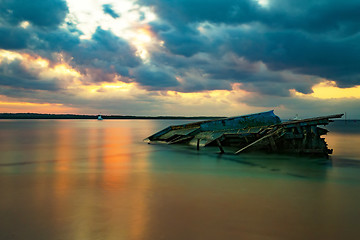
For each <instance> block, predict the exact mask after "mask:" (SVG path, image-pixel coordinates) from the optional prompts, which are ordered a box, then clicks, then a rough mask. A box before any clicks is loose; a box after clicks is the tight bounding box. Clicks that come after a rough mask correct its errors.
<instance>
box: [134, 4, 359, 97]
mask: <svg viewBox="0 0 360 240" xmlns="http://www.w3.org/2000/svg"><path fill="white" fill-rule="evenodd" d="M138 2H139V3H140V4H143V5H147V6H152V7H153V8H154V9H155V11H156V12H157V14H158V15H159V16H160V17H161V19H159V20H157V22H156V23H154V24H152V26H153V31H155V32H156V33H157V35H158V36H159V38H161V39H163V40H164V42H165V46H166V48H167V50H169V51H171V53H173V54H176V55H183V56H185V57H188V58H189V57H192V56H194V55H196V54H201V53H207V54H209V58H221V57H222V56H223V55H226V54H228V53H231V52H235V53H236V54H237V55H238V56H239V57H244V58H245V59H246V60H248V61H250V62H253V63H256V62H263V63H265V64H266V66H267V67H268V68H269V70H270V71H275V72H276V71H291V72H293V73H296V74H305V75H312V76H314V79H316V78H318V77H320V78H327V79H330V80H334V81H336V82H337V84H338V86H340V87H351V86H354V85H358V84H360V68H359V62H360V45H359V44H358V43H359V42H360V31H359V30H360V14H358V9H360V2H359V1H358V0H349V1H337V0H319V1H310V0H305V1H304V0H301V1H300V0H293V1H287V0H269V1H268V2H269V5H268V6H266V7H261V6H260V5H259V4H258V3H257V2H256V1H254V0H244V1H232V0H231V1H230V0H228V1H227V0H225V1H215V0H213V1H202V0H195V1H191V0H184V1H183V0H181V1H180V0H139V1H138ZM206 24H207V25H208V26H209V29H207V28H205V29H204V30H205V31H200V30H199V27H203V26H204V25H205V26H206ZM244 24H245V25H244ZM211 28H212V29H211ZM209 30H210V31H211V34H210V35H209V34H206V32H208V31H209ZM200 67H201V66H200ZM221 67H223V68H221ZM204 71H205V72H206V73H207V74H209V75H210V77H212V78H216V79H233V81H234V82H245V83H247V82H248V81H255V82H259V79H258V78H257V75H256V72H253V71H246V70H244V69H242V70H236V69H235V68H233V69H230V68H229V67H227V66H225V65H221V66H219V65H214V66H212V67H207V70H206V69H204ZM258 77H260V76H258ZM263 77H264V76H263ZM265 81H269V82H273V83H279V82H281V79H278V80H276V78H271V77H270V78H269V77H268V78H266V77H265ZM265 81H263V82H264V86H266V85H269V88H270V86H272V85H271V84H266V83H265ZM299 81H301V79H299ZM316 82H318V81H315V82H314V83H313V84H315V83H316ZM313 84H311V83H309V82H307V83H306V84H305V85H306V86H305V85H301V84H295V82H294V87H291V86H290V85H291V84H288V85H283V86H284V89H279V91H274V94H276V92H282V93H285V92H286V91H287V90H286V89H291V88H295V89H297V90H298V91H301V92H303V93H309V92H311V85H313ZM246 85H248V86H250V85H251V84H246ZM252 85H253V86H255V85H258V86H259V87H260V85H259V84H255V83H253V84H252ZM276 85H278V87H279V88H281V86H282V85H281V84H276ZM263 89H265V87H264V88H263Z"/></svg>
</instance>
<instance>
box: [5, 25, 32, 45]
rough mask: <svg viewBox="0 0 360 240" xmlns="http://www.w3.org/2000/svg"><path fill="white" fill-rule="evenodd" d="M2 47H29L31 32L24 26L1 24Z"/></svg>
mask: <svg viewBox="0 0 360 240" xmlns="http://www.w3.org/2000/svg"><path fill="white" fill-rule="evenodd" d="M0 36H1V37H0V48H2V49H12V50H15V49H23V48H26V47H27V44H28V39H29V37H30V34H29V32H28V31H26V30H25V29H22V28H13V27H1V26H0Z"/></svg>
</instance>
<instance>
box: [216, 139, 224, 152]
mask: <svg viewBox="0 0 360 240" xmlns="http://www.w3.org/2000/svg"><path fill="white" fill-rule="evenodd" d="M216 143H217V145H218V147H219V149H220V153H225V151H224V149H223V147H222V146H221V142H220V140H219V139H216Z"/></svg>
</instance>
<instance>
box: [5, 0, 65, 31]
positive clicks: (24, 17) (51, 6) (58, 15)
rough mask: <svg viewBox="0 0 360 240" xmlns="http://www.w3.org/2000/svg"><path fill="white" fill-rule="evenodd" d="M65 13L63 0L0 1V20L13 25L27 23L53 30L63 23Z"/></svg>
mask: <svg viewBox="0 0 360 240" xmlns="http://www.w3.org/2000/svg"><path fill="white" fill-rule="evenodd" d="M67 13H68V7H67V4H66V2H65V0H0V18H1V19H2V20H3V21H6V22H8V23H11V24H14V25H17V24H19V23H21V22H22V21H29V22H30V23H31V24H33V25H35V26H39V27H50V28H53V27H57V26H59V25H60V24H61V23H63V21H64V19H65V16H66V14H67Z"/></svg>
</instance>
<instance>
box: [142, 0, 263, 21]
mask: <svg viewBox="0 0 360 240" xmlns="http://www.w3.org/2000/svg"><path fill="white" fill-rule="evenodd" d="M138 3H139V4H143V5H147V6H153V7H154V9H155V11H156V13H157V14H158V15H159V16H161V18H163V19H165V20H167V21H169V22H171V23H172V24H173V25H174V26H177V27H182V25H183V24H188V23H194V22H205V21H208V22H214V23H241V22H249V21H253V20H255V19H256V18H257V14H258V13H257V12H258V11H259V8H260V7H259V5H258V4H257V3H256V2H255V1H253V0H243V1H234V0H221V1H219V0H207V1H204V0H138Z"/></svg>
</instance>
